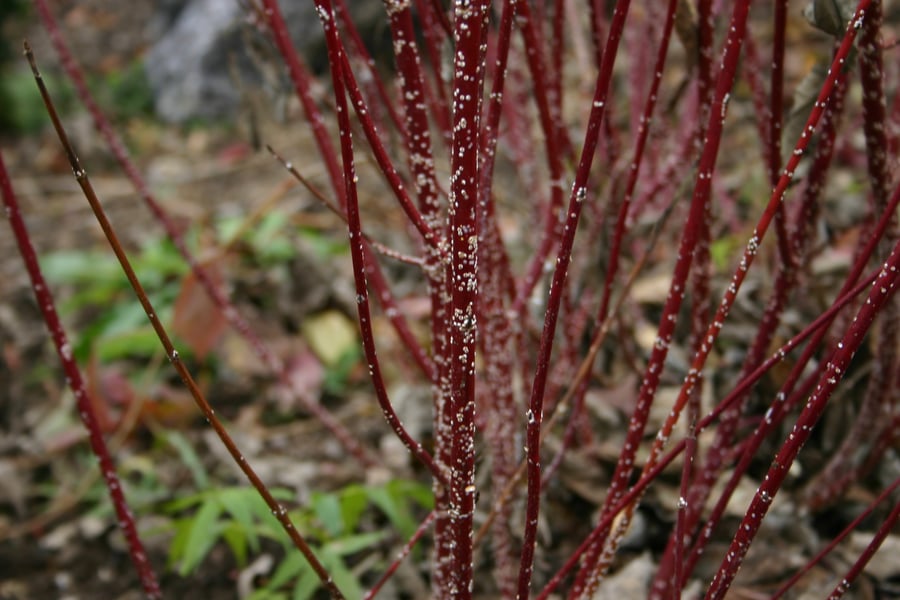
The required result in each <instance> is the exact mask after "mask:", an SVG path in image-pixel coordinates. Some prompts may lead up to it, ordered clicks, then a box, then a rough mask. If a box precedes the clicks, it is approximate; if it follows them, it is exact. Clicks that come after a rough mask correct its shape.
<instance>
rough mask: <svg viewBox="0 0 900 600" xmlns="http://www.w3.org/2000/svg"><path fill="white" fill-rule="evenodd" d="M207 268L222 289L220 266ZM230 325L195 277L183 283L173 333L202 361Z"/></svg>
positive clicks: (189, 277)
mask: <svg viewBox="0 0 900 600" xmlns="http://www.w3.org/2000/svg"><path fill="white" fill-rule="evenodd" d="M204 268H205V270H206V272H207V273H208V274H209V276H210V277H211V278H212V279H213V281H214V282H215V284H216V285H221V280H222V276H221V271H220V269H219V268H218V264H217V263H216V262H211V263H207V264H206V265H204ZM226 325H227V322H226V321H225V317H224V316H222V312H221V311H220V310H219V308H218V307H217V306H216V305H215V304H214V303H213V301H212V300H210V298H209V295H208V294H207V293H206V291H205V290H204V289H203V287H202V286H201V285H199V283H198V281H197V279H196V277H194V274H193V273H188V274H187V275H186V276H185V277H184V280H183V281H182V282H181V291H180V292H179V294H178V299H177V300H176V301H175V310H174V314H173V317H172V331H173V332H174V333H175V334H177V335H178V336H179V337H180V338H181V339H182V340H184V343H186V344H187V345H188V346H189V347H190V349H191V350H192V351H193V352H194V354H195V355H196V356H197V358H199V359H201V360H202V359H203V358H204V357H205V356H206V355H207V354H209V351H210V350H212V349H213V348H214V347H215V346H216V344H217V343H218V342H219V339H220V338H221V336H222V333H223V332H224V331H225V327H226Z"/></svg>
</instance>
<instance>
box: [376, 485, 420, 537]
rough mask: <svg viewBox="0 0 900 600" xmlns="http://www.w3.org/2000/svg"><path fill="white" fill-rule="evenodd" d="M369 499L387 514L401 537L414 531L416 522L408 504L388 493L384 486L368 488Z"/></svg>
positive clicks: (408, 535) (407, 535)
mask: <svg viewBox="0 0 900 600" xmlns="http://www.w3.org/2000/svg"><path fill="white" fill-rule="evenodd" d="M368 495H369V500H371V501H372V503H373V504H375V506H377V507H378V508H380V509H381V511H382V512H383V513H384V514H385V516H387V518H388V520H389V521H390V522H391V524H392V525H393V526H394V527H395V528H397V530H398V531H400V533H401V535H402V536H403V537H406V538H408V537H411V536H412V534H414V533H415V532H416V527H417V524H416V522H415V521H414V520H413V518H412V515H411V514H410V511H409V508H408V506H405V504H404V502H403V500H400V499H398V498H396V497H394V496H393V495H392V494H390V493H389V492H388V490H387V488H386V487H372V488H368Z"/></svg>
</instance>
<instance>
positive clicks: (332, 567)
mask: <svg viewBox="0 0 900 600" xmlns="http://www.w3.org/2000/svg"><path fill="white" fill-rule="evenodd" d="M319 560H320V561H321V562H322V565H323V566H324V567H325V570H327V571H328V574H329V575H330V576H331V579H332V580H333V581H334V583H335V585H337V587H338V589H339V590H341V592H343V594H344V597H345V598H362V597H363V594H364V592H363V589H362V586H361V585H360V584H359V580H358V579H357V577H356V575H354V574H353V573H352V572H351V571H350V569H348V568H347V565H345V564H344V561H343V559H342V558H341V557H340V556H339V555H337V554H335V553H333V552H331V551H329V549H328V548H327V547H326V548H322V549H321V551H320V552H319Z"/></svg>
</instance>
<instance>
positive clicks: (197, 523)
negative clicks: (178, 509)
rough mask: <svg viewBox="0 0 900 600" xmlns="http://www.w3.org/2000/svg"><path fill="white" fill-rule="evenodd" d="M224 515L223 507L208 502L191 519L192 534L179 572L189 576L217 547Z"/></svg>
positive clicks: (185, 548) (186, 544)
mask: <svg viewBox="0 0 900 600" xmlns="http://www.w3.org/2000/svg"><path fill="white" fill-rule="evenodd" d="M220 514H222V505H221V504H219V503H218V502H215V501H207V502H205V503H204V504H203V505H202V506H201V507H200V510H198V511H197V514H196V515H194V518H193V519H191V526H190V532H189V533H188V539H187V541H186V542H185V545H184V555H183V556H182V559H181V567H180V568H179V569H178V572H179V573H180V574H181V575H187V574H188V573H190V572H191V571H193V570H194V569H195V568H196V567H197V565H199V564H200V563H201V562H203V559H204V558H206V555H207V554H209V551H210V550H211V549H212V547H213V546H214V545H215V543H216V540H217V539H218V537H219V533H220V531H221V526H220V524H219V523H218V519H219V515H220Z"/></svg>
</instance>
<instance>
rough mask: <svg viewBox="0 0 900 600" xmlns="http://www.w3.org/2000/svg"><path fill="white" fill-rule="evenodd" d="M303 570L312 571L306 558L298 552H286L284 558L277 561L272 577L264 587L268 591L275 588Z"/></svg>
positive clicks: (297, 575) (298, 575) (300, 573)
mask: <svg viewBox="0 0 900 600" xmlns="http://www.w3.org/2000/svg"><path fill="white" fill-rule="evenodd" d="M304 571H309V572H310V573H312V572H313V570H312V567H310V566H309V563H307V562H306V558H304V556H303V555H302V554H300V552H296V551H294V552H288V554H287V556H285V558H284V560H282V561H281V563H279V565H278V568H277V569H275V573H274V574H273V575H272V578H271V579H269V581H268V582H267V583H266V589H267V590H270V591H271V590H277V589H278V588H280V587H281V586H283V585H285V584H286V583H287V582H289V581H291V580H292V579H296V578H298V577H300V576H301V575H303V573H304ZM313 575H315V573H313ZM313 589H315V588H313Z"/></svg>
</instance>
